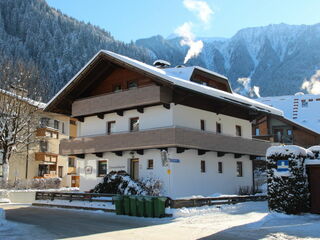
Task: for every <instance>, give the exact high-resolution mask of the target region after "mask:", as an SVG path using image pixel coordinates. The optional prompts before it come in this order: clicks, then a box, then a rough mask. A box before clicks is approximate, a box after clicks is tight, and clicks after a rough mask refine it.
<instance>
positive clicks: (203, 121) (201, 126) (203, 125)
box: [200, 119, 206, 131]
mask: <svg viewBox="0 0 320 240" xmlns="http://www.w3.org/2000/svg"><path fill="white" fill-rule="evenodd" d="M200 129H201V131H205V130H206V121H205V120H204V119H200Z"/></svg>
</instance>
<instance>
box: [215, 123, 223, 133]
mask: <svg viewBox="0 0 320 240" xmlns="http://www.w3.org/2000/svg"><path fill="white" fill-rule="evenodd" d="M216 132H217V133H221V132H222V129H221V123H218V122H217V123H216Z"/></svg>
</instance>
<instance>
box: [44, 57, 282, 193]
mask: <svg viewBox="0 0 320 240" xmlns="http://www.w3.org/2000/svg"><path fill="white" fill-rule="evenodd" d="M45 110H46V111H50V112H54V113H57V114H65V115H69V116H72V117H75V118H77V119H78V120H79V121H80V123H79V127H78V137H77V138H75V139H71V140H63V141H61V144H60V153H61V154H63V155H70V156H76V157H77V162H78V165H79V171H80V172H79V173H80V190H82V191H89V190H90V189H92V188H93V187H94V186H95V185H96V184H97V183H99V182H101V181H102V179H103V177H104V176H105V175H106V173H107V172H110V171H119V170H125V171H127V172H128V173H129V174H131V176H132V177H133V178H134V179H141V178H146V177H152V178H157V179H160V180H161V181H162V182H163V187H164V188H163V192H162V194H164V195H168V196H171V197H179V196H188V195H195V194H202V195H208V194H212V193H216V192H220V193H237V191H238V190H239V187H241V186H252V184H253V173H252V159H254V158H255V157H257V156H264V155H265V152H266V149H267V148H268V147H269V146H270V143H269V142H266V141H261V140H257V139H252V126H251V121H252V120H254V119H256V118H260V117H262V116H265V115H278V116H281V115H282V112H281V111H279V110H277V109H275V108H272V107H269V106H267V105H264V104H261V103H258V102H256V101H253V100H251V99H248V98H246V97H243V96H240V95H237V94H235V93H233V92H232V90H231V87H230V85H229V82H228V79H227V78H225V77H224V76H221V75H219V74H216V73H214V72H211V71H209V70H207V69H203V68H200V67H181V68H156V67H154V66H150V65H147V64H144V63H142V62H139V61H136V60H133V59H130V58H128V57H125V56H121V55H118V54H115V53H112V52H109V51H100V52H99V53H98V54H97V55H96V56H94V57H93V58H92V59H91V60H90V61H89V63H88V64H87V65H86V66H85V67H84V68H83V69H82V70H81V71H80V72H79V73H78V74H77V75H76V76H75V77H74V78H73V79H72V80H71V81H70V82H69V83H68V84H67V85H66V86H65V87H64V88H63V89H62V90H61V91H60V92H59V93H58V94H57V95H56V96H55V97H54V98H53V99H52V100H51V101H50V102H49V103H48V105H47V107H46V109H45ZM164 150H165V151H164ZM165 152H167V153H168V161H166V157H165V155H166V154H165Z"/></svg>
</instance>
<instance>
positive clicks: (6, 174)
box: [2, 163, 9, 183]
mask: <svg viewBox="0 0 320 240" xmlns="http://www.w3.org/2000/svg"><path fill="white" fill-rule="evenodd" d="M2 166H3V178H2V179H3V181H4V182H5V183H8V181H9V163H4V164H3V165H2Z"/></svg>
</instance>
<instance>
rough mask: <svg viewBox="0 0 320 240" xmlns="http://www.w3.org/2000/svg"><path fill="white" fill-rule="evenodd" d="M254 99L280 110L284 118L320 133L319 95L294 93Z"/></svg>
mask: <svg viewBox="0 0 320 240" xmlns="http://www.w3.org/2000/svg"><path fill="white" fill-rule="evenodd" d="M256 100H257V101H259V102H261V103H264V104H266V105H269V106H272V107H275V108H278V109H280V110H282V111H283V113H284V117H285V118H286V119H288V120H290V121H293V122H295V123H297V124H299V125H301V126H304V127H306V128H308V129H310V130H312V131H314V132H317V133H319V134H320V95H313V94H303V93H296V94H295V95H289V96H277V97H263V98H258V99H256Z"/></svg>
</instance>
